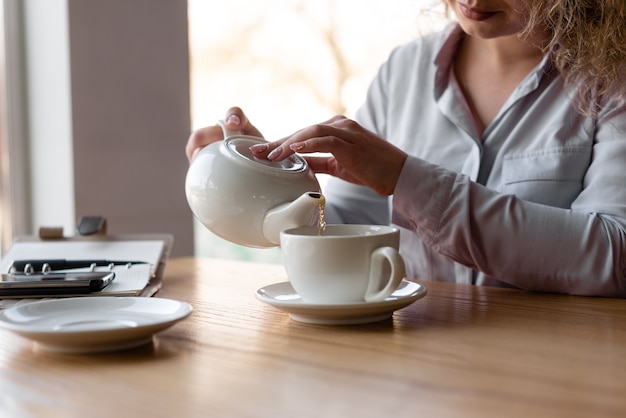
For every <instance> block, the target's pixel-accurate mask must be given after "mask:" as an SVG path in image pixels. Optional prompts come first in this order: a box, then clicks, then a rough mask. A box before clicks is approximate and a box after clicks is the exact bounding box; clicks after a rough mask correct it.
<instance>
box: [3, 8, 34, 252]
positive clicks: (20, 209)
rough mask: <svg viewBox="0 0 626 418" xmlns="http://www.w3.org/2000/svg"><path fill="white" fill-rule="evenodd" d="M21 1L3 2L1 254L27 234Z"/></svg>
mask: <svg viewBox="0 0 626 418" xmlns="http://www.w3.org/2000/svg"><path fill="white" fill-rule="evenodd" d="M19 13H20V3H19V1H18V0H0V254H1V253H2V252H3V251H4V250H6V249H7V248H8V246H9V245H10V243H11V241H12V238H13V235H15V234H23V233H25V232H26V231H27V226H28V216H27V213H26V212H27V209H26V208H27V205H26V199H27V197H26V196H27V193H26V192H25V186H26V179H27V176H26V172H27V171H26V167H25V164H24V161H25V159H24V158H23V156H24V152H25V150H24V144H23V141H21V139H22V129H23V123H22V116H23V113H22V105H23V101H22V96H21V94H20V89H21V85H22V79H21V63H22V59H21V53H20V51H21V49H20V47H19V46H20V30H19V29H20V28H19V26H18V25H19V23H18V22H19V20H20V19H19V18H18V16H19Z"/></svg>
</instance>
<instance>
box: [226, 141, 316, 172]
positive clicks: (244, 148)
mask: <svg viewBox="0 0 626 418" xmlns="http://www.w3.org/2000/svg"><path fill="white" fill-rule="evenodd" d="M264 142H265V141H264V140H262V139H258V138H254V137H231V138H226V139H225V140H224V145H225V146H226V149H227V150H228V151H230V153H231V154H232V155H234V156H235V157H236V158H237V159H239V160H241V161H245V162H247V163H250V164H252V165H256V166H262V167H264V168H268V169H270V170H277V171H288V172H302V171H305V170H306V169H307V168H308V166H307V163H306V161H305V160H304V159H303V158H301V157H299V156H298V155H295V154H292V155H290V156H289V157H287V158H285V159H284V160H282V161H270V160H265V159H262V158H257V157H255V156H254V155H253V154H252V151H250V147H251V146H252V145H254V144H261V143H264Z"/></svg>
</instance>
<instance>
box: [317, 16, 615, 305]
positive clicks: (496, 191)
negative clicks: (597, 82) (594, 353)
mask: <svg viewBox="0 0 626 418" xmlns="http://www.w3.org/2000/svg"><path fill="white" fill-rule="evenodd" d="M461 37H462V32H461V31H460V29H459V27H458V26H456V25H452V26H450V27H449V28H447V29H446V30H445V31H443V32H439V33H435V34H431V35H429V36H427V37H425V38H422V39H417V40H415V41H413V42H411V43H409V44H406V45H403V46H401V47H399V48H397V49H396V50H394V51H393V53H392V54H391V56H390V57H389V59H388V61H387V62H385V63H384V64H383V65H382V66H381V68H380V70H379V72H378V74H377V76H376V78H375V79H374V81H373V83H372V85H371V86H370V89H369V91H368V96H367V100H366V102H365V104H364V105H363V106H362V108H361V109H360V110H359V112H358V113H357V120H358V122H359V123H360V124H362V125H363V126H364V127H366V128H367V129H369V130H371V131H373V132H375V133H376V134H377V135H379V136H381V137H383V138H385V139H386V140H388V141H390V142H391V143H393V144H394V145H396V146H397V147H399V148H401V149H402V150H404V151H405V152H407V153H408V154H409V158H408V160H407V161H406V163H405V165H404V167H403V169H402V173H401V175H400V179H399V181H398V183H397V185H396V189H395V192H394V196H393V199H389V198H387V197H382V196H379V195H376V194H375V193H374V192H372V191H371V190H369V189H366V188H364V187H361V186H355V185H352V184H348V183H346V182H343V181H341V180H338V179H331V180H330V181H329V183H328V185H327V187H326V189H325V190H324V194H325V195H326V197H327V202H328V209H327V216H328V220H329V221H331V222H349V223H379V224H386V223H389V222H392V223H394V224H396V225H398V226H400V227H401V228H402V239H401V252H402V254H403V256H404V259H405V262H406V264H407V276H408V277H414V278H416V279H418V280H419V279H425V280H438V281H455V282H459V283H474V284H478V285H497V286H514V287H518V288H522V289H529V290H538V291H549V292H562V293H571V294H581V295H605V296H626V260H625V255H626V233H625V232H626V112H624V111H623V110H622V111H613V113H610V111H608V110H607V111H605V114H604V115H603V116H604V118H603V119H601V120H600V121H594V120H592V119H589V118H585V117H582V116H580V115H579V114H578V113H577V112H576V111H575V109H574V108H573V107H572V105H571V102H570V100H569V99H568V95H567V93H566V92H565V91H564V89H563V80H562V78H561V76H560V75H559V74H558V72H557V71H556V70H555V69H554V68H552V67H551V65H550V61H549V60H548V59H547V58H546V59H544V60H543V61H542V62H541V63H540V64H539V65H538V66H537V67H536V68H535V69H534V70H533V71H532V72H531V73H530V74H529V75H528V76H527V77H526V78H525V80H524V81H522V83H521V84H520V85H519V86H518V87H517V88H516V89H515V91H514V92H513V93H512V94H511V96H510V97H509V98H508V100H507V101H506V103H505V104H504V105H503V107H502V109H501V110H500V112H499V113H498V115H497V116H496V117H495V119H494V120H493V121H492V123H491V124H490V125H489V126H488V127H487V128H486V129H485V131H484V133H483V135H482V136H479V135H478V134H477V132H476V129H475V128H474V124H473V122H472V118H471V116H470V113H469V112H468V110H467V105H466V102H465V99H464V97H463V95H462V93H461V91H460V89H459V87H458V85H457V84H456V82H455V80H454V77H453V76H452V71H451V66H452V60H453V58H454V54H455V53H456V50H457V48H458V45H459V40H460V39H461Z"/></svg>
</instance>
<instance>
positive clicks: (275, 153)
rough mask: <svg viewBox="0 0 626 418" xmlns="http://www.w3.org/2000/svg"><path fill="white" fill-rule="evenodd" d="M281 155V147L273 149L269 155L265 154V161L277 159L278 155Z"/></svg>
mask: <svg viewBox="0 0 626 418" xmlns="http://www.w3.org/2000/svg"><path fill="white" fill-rule="evenodd" d="M282 153H283V147H282V146H280V147H278V148H274V150H273V151H272V152H270V153H269V154H267V159H268V160H273V159H274V158H277V157H279V156H280V154H282Z"/></svg>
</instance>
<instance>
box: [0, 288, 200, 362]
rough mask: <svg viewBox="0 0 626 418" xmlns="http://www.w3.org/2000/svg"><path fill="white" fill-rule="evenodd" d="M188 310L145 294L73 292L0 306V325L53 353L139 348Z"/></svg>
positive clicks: (187, 305) (179, 318)
mask: <svg viewBox="0 0 626 418" xmlns="http://www.w3.org/2000/svg"><path fill="white" fill-rule="evenodd" d="M191 311H192V308H191V306H190V305H189V304H188V303H185V302H180V301H176V300H172V299H162V298H146V297H109V296H100V297H77V298H67V299H54V300H46V301H40V302H33V303H27V304H23V305H16V306H14V307H12V308H8V309H6V310H4V311H0V327H2V328H5V329H8V330H10V331H13V332H14V333H16V334H19V335H21V336H22V337H26V338H29V339H31V340H33V341H34V342H35V343H36V344H37V346H38V347H40V348H42V349H45V350H50V351H57V352H73V353H76V352H81V353H87V352H104V351H114V350H122V349H127V348H132V347H137V346H140V345H143V344H146V343H148V342H150V341H152V336H153V334H155V333H156V332H159V331H162V330H164V329H166V328H168V327H170V326H172V325H173V324H175V323H176V322H178V321H180V320H181V319H183V318H186V317H187V316H188V315H189V314H190V313H191Z"/></svg>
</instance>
